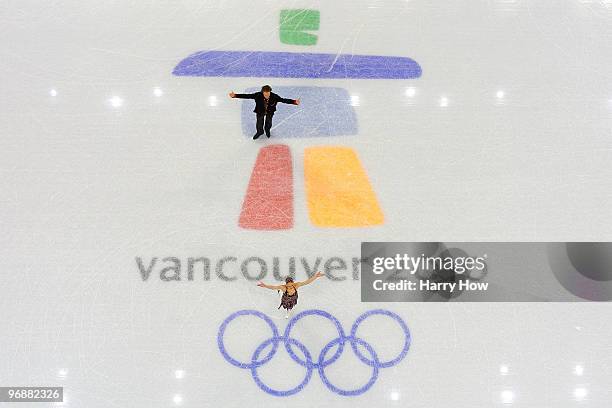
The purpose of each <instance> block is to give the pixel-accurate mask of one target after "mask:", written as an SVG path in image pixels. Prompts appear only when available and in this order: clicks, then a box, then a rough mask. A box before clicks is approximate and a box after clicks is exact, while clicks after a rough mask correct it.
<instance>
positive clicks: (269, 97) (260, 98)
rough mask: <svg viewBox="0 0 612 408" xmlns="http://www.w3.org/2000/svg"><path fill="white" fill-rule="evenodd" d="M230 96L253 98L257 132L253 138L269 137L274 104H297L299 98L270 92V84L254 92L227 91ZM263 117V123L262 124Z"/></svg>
mask: <svg viewBox="0 0 612 408" xmlns="http://www.w3.org/2000/svg"><path fill="white" fill-rule="evenodd" d="M229 96H230V98H240V99H255V110H253V112H255V113H256V114H257V125H256V127H257V133H255V136H253V140H256V139H257V138H258V137H259V136H261V135H263V134H264V129H265V131H266V136H267V137H270V129H271V128H272V116H274V112H276V104H277V103H278V102H282V103H288V104H290V105H299V104H300V100H299V99H285V98H281V97H280V96H278V95H277V94H275V93H273V92H272V88H271V87H270V85H264V86H262V87H261V92H255V93H252V94H237V93H234V91H232V92H230V93H229ZM264 118H265V125H264Z"/></svg>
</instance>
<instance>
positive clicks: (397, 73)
mask: <svg viewBox="0 0 612 408" xmlns="http://www.w3.org/2000/svg"><path fill="white" fill-rule="evenodd" d="M172 73H173V74H174V75H178V76H202V77H276V78H355V79H411V78H419V77H420V76H421V73H422V70H421V66H420V65H419V64H418V63H417V62H416V61H414V60H413V59H411V58H408V57H394V56H385V55H354V54H315V53H304V52H274V51H200V52H196V53H195V54H192V55H190V56H188V57H187V58H185V59H183V60H182V61H181V62H179V63H178V65H177V66H176V67H174V70H173V71H172Z"/></svg>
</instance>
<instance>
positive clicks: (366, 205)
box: [304, 146, 384, 227]
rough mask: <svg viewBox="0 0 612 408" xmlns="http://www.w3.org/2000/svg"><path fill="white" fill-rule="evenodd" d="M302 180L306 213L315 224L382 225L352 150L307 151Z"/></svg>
mask: <svg viewBox="0 0 612 408" xmlns="http://www.w3.org/2000/svg"><path fill="white" fill-rule="evenodd" d="M304 177H305V184H306V200H307V203H308V213H309V216H310V220H311V222H312V223H313V224H314V225H316V226H319V227H363V226H369V225H379V224H382V223H383V222H384V216H383V213H382V210H381V209H380V206H379V205H378V200H377V199H376V194H375V193H374V190H373V189H372V186H371V185H370V181H369V180H368V176H367V174H366V172H365V170H364V169H363V167H362V166H361V163H360V162H359V158H358V157H357V154H356V153H355V151H354V150H353V149H351V148H348V147H337V146H324V147H310V148H307V149H306V151H305V154H304Z"/></svg>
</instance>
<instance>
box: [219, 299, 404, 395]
mask: <svg viewBox="0 0 612 408" xmlns="http://www.w3.org/2000/svg"><path fill="white" fill-rule="evenodd" d="M373 315H382V316H387V317H390V318H391V319H393V320H395V321H396V322H397V323H398V324H399V326H400V328H401V329H402V332H403V334H404V342H403V347H402V350H401V351H400V353H399V354H398V355H397V356H396V357H395V358H393V359H391V360H388V361H381V360H380V359H379V358H378V355H377V354H376V351H375V350H374V347H372V345H371V344H370V343H368V342H366V341H365V340H363V339H362V338H360V337H358V336H357V330H358V329H359V325H360V324H361V323H363V321H364V320H365V319H367V318H368V317H370V316H373ZM240 316H255V317H258V318H260V319H262V320H263V321H264V322H265V323H267V324H268V326H269V327H270V329H271V330H272V336H271V337H270V338H269V339H268V340H266V341H264V342H263V343H261V344H260V345H259V346H257V348H256V349H255V350H254V351H253V354H252V356H251V361H248V362H242V361H238V360H236V359H234V358H233V357H232V356H230V355H229V353H228V351H227V349H226V348H225V343H224V336H225V330H226V329H227V326H228V325H229V324H230V323H231V322H232V321H233V320H234V319H236V318H237V317H240ZM307 316H320V317H323V318H325V319H328V320H329V321H331V322H332V323H333V324H334V326H335V327H336V329H337V330H338V337H336V338H335V339H333V340H331V341H330V342H329V343H327V345H325V347H323V349H322V350H321V351H320V352H319V355H318V357H317V358H316V360H313V353H312V352H311V351H310V350H308V349H307V348H306V346H305V345H304V344H303V343H302V342H300V341H299V340H297V339H295V338H293V337H291V330H292V329H293V326H295V324H296V323H297V322H298V321H299V320H301V319H303V318H305V317H307ZM280 343H283V345H284V346H285V349H286V350H287V353H288V354H289V356H290V357H291V359H292V360H293V361H294V362H295V363H297V364H299V365H301V366H302V367H304V368H306V375H305V376H304V379H303V380H302V382H300V383H299V384H298V385H297V386H295V387H294V388H291V389H288V390H276V389H273V388H271V387H270V386H268V385H267V384H265V383H264V382H263V381H262V379H261V378H260V377H259V374H258V372H257V370H258V368H259V367H261V366H263V365H265V364H266V363H268V362H269V361H270V360H272V358H274V356H275V355H276V352H277V350H278V346H279V344H280ZM346 343H349V344H350V345H351V348H352V350H353V353H354V354H355V355H356V356H357V358H359V360H360V361H361V362H362V363H364V364H365V365H367V366H369V367H371V368H372V374H371V376H370V379H369V380H368V381H367V382H366V383H365V384H364V385H362V386H360V387H358V388H355V389H350V390H347V389H342V388H340V387H338V386H336V385H334V384H332V382H331V381H330V380H329V378H328V377H327V375H326V374H325V369H326V368H327V367H329V366H330V365H332V364H333V363H335V362H336V361H337V360H338V358H340V356H341V355H342V353H343V352H344V347H345V345H346ZM217 345H218V346H219V351H220V352H221V354H222V355H223V357H224V358H225V360H227V362H228V363H230V364H232V365H234V366H236V367H239V368H244V369H248V370H250V371H251V375H252V376H253V380H254V381H255V384H257V386H258V387H259V388H261V389H262V390H263V391H265V392H267V393H268V394H271V395H274V396H277V397H286V396H289V395H293V394H296V393H298V392H300V391H301V390H302V389H303V388H304V387H305V386H306V385H307V384H308V382H309V381H310V378H311V377H312V373H313V371H314V370H315V369H316V370H317V372H318V373H319V377H321V381H323V384H325V386H326V387H327V388H328V389H329V390H330V391H332V392H335V393H336V394H339V395H343V396H355V395H361V394H363V393H364V392H366V391H367V390H369V389H370V388H371V387H372V386H373V385H374V383H375V382H376V379H377V378H378V372H379V371H380V369H381V368H387V367H392V366H394V365H396V364H398V363H399V362H400V361H402V360H403V359H404V357H406V354H408V349H409V348H410V330H409V329H408V326H407V325H406V323H405V322H404V321H403V320H402V318H401V317H399V316H398V315H397V314H395V313H393V312H390V311H388V310H383V309H375V310H370V311H367V312H365V313H363V314H362V315H360V316H359V317H358V318H357V319H356V320H355V322H354V323H353V326H352V327H351V331H350V334H349V335H346V334H345V333H344V329H343V328H342V325H341V324H340V322H339V321H338V319H336V318H335V317H334V316H332V315H331V314H330V313H328V312H326V311H323V310H317V309H312V310H305V311H303V312H300V313H298V314H297V315H296V316H294V317H293V318H292V319H291V320H290V321H289V324H287V328H286V329H285V332H284V333H283V335H282V336H281V335H279V331H278V328H277V327H276V324H274V322H273V321H272V319H270V317H268V316H267V315H266V314H264V313H262V312H259V311H257V310H240V311H238V312H235V313H232V314H231V315H230V316H229V317H227V318H226V319H225V320H224V321H223V323H222V324H221V327H219V333H218V335H217ZM269 346H271V347H269ZM294 347H296V348H297V349H299V350H300V352H301V354H302V355H303V356H304V359H302V358H300V357H299V356H298V355H297V354H296V353H295V349H294ZM360 347H361V349H360ZM334 348H335V349H336V351H335V352H334V353H332V355H331V356H330V357H328V354H330V351H331V350H332V349H334ZM266 349H270V350H269V351H268V352H267V353H263V352H264V350H266ZM361 350H365V351H366V352H367V355H364V354H363V352H362V351H361ZM262 353H263V354H264V355H262Z"/></svg>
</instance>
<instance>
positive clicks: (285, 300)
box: [278, 287, 298, 310]
mask: <svg viewBox="0 0 612 408" xmlns="http://www.w3.org/2000/svg"><path fill="white" fill-rule="evenodd" d="M294 290H295V293H294V294H293V295H290V294H288V293H287V289H286V287H285V291H284V292H283V297H282V298H281V304H280V306H279V307H278V308H279V309H280V308H281V307H283V308H284V309H287V310H291V309H293V306H295V305H297V300H298V292H297V288H294Z"/></svg>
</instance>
